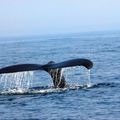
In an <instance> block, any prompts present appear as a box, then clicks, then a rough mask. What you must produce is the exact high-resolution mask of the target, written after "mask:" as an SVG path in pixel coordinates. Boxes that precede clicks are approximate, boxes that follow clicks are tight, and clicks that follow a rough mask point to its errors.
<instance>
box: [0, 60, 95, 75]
mask: <svg viewBox="0 0 120 120" xmlns="http://www.w3.org/2000/svg"><path fill="white" fill-rule="evenodd" d="M73 66H84V67H86V68H87V69H91V68H92V67H93V63H92V61H90V60H88V59H72V60H67V61H64V62H60V63H54V62H51V63H50V62H49V63H48V64H45V65H40V64H17V65H11V66H8V67H4V68H1V69H0V74H4V73H14V72H24V71H34V70H45V71H47V70H48V69H58V68H66V67H73Z"/></svg>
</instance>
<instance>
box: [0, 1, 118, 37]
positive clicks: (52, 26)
mask: <svg viewBox="0 0 120 120" xmlns="http://www.w3.org/2000/svg"><path fill="white" fill-rule="evenodd" d="M118 29H119V30H120V0H0V36H26V35H27V36H28V35H42V34H59V33H71V32H74V33H75V32H85V31H86V32H87V31H102V30H103V31H104V30H118Z"/></svg>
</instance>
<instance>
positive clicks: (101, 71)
mask: <svg viewBox="0 0 120 120" xmlns="http://www.w3.org/2000/svg"><path fill="white" fill-rule="evenodd" d="M73 58H87V59H90V60H92V61H93V63H94V66H93V68H92V69H91V71H90V76H89V72H88V70H86V69H85V68H84V67H75V68H70V69H64V72H63V74H64V75H65V77H66V81H67V83H68V84H69V85H70V86H71V87H68V88H65V89H54V88H52V87H51V86H52V79H51V78H50V76H49V75H48V74H47V73H45V72H44V71H34V72H26V73H17V74H18V75H16V74H14V75H10V74H9V75H0V120H24V119H25V120H30V119H33V120H119V119H120V32H119V31H117V32H96V33H80V34H79V33H77V34H65V35H51V36H50V35H48V36H34V37H19V38H18V37H17V38H1V39H0V68H2V67H6V66H9V65H13V64H21V63H36V64H46V63H48V62H49V61H51V60H52V61H55V62H62V61H65V60H69V59H73ZM12 76H14V77H12ZM21 76H24V77H22V79H21ZM89 77H90V81H91V82H90V84H89V85H88V83H89Z"/></svg>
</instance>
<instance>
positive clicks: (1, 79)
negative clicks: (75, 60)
mask: <svg viewBox="0 0 120 120" xmlns="http://www.w3.org/2000/svg"><path fill="white" fill-rule="evenodd" d="M80 70H81V68H80V67H78V66H77V67H71V68H64V69H62V71H61V74H60V79H61V78H62V76H63V75H64V76H65V79H66V82H67V86H66V87H65V88H58V87H57V88H54V87H53V86H51V85H48V86H37V87H33V79H34V78H33V76H34V72H33V71H26V72H18V73H8V74H1V75H0V85H1V88H2V90H0V94H1V95H6V94H7V95H8V94H9V95H16V94H17V95H18V94H49V93H59V92H64V91H67V90H78V89H87V88H90V87H91V86H92V84H91V79H90V70H87V72H86V73H87V74H86V75H85V77H86V81H87V82H85V83H84V84H81V79H83V77H82V78H81V76H82V75H81V74H80ZM85 70H86V69H85ZM55 77H56V76H55ZM75 80H76V83H75ZM71 81H72V82H71ZM51 82H52V81H51ZM60 82H61V81H60ZM59 84H60V83H59V82H58V85H57V86H59Z"/></svg>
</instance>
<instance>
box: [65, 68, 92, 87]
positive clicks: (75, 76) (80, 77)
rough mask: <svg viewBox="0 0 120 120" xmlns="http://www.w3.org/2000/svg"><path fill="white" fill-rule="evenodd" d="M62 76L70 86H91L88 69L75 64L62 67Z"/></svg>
mask: <svg viewBox="0 0 120 120" xmlns="http://www.w3.org/2000/svg"><path fill="white" fill-rule="evenodd" d="M63 74H64V76H65V79H66V81H67V84H68V85H69V87H70V88H75V89H79V88H84V87H85V88H86V87H91V85H92V84H91V79H90V70H88V69H86V68H84V67H80V66H75V67H70V68H65V69H64V73H63Z"/></svg>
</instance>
